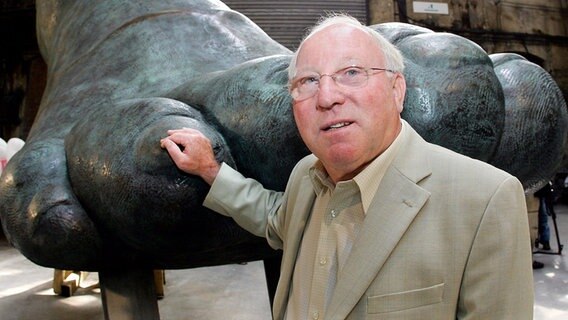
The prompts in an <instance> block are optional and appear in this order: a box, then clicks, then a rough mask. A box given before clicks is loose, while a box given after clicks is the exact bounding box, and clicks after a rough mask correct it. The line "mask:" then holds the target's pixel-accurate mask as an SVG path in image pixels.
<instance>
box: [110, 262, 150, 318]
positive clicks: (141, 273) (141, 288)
mask: <svg viewBox="0 0 568 320" xmlns="http://www.w3.org/2000/svg"><path fill="white" fill-rule="evenodd" d="M99 282H100V286H101V295H102V303H103V310H104V315H105V320H159V319H160V312H159V310H158V301H157V299H156V286H155V284H154V271H152V270H151V269H143V270H142V269H134V270H132V269H130V270H117V269H112V270H101V271H99Z"/></svg>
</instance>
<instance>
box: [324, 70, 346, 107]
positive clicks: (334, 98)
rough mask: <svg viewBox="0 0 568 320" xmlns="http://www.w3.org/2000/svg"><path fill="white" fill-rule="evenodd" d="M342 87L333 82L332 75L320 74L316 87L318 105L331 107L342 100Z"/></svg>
mask: <svg viewBox="0 0 568 320" xmlns="http://www.w3.org/2000/svg"><path fill="white" fill-rule="evenodd" d="M343 99H344V95H343V91H342V88H341V87H340V86H339V85H338V84H337V82H335V78H334V77H333V76H332V75H327V74H324V75H321V77H320V81H319V88H318V107H319V108H324V109H331V108H333V107H334V106H335V105H336V104H340V103H342V102H343Z"/></svg>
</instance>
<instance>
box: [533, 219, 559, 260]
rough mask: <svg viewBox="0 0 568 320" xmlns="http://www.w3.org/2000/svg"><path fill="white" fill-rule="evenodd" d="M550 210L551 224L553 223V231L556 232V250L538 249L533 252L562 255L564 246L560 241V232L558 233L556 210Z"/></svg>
mask: <svg viewBox="0 0 568 320" xmlns="http://www.w3.org/2000/svg"><path fill="white" fill-rule="evenodd" d="M550 211H551V213H550V217H551V218H552V224H553V225H554V233H555V234H556V244H557V247H558V251H556V252H554V251H542V250H538V251H536V252H535V253H540V254H557V255H562V249H563V248H564V245H563V244H562V243H560V234H558V224H557V223H556V212H555V211H554V210H550Z"/></svg>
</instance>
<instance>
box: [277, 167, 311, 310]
mask: <svg viewBox="0 0 568 320" xmlns="http://www.w3.org/2000/svg"><path fill="white" fill-rule="evenodd" d="M298 190H312V184H311V182H310V178H309V176H308V175H305V176H304V177H302V178H301V181H300V184H299V186H298ZM314 199H315V193H314V192H313V191H312V192H299V193H298V196H297V198H296V199H289V200H288V201H290V202H292V203H294V205H293V206H292V207H293V208H294V210H293V212H288V213H287V215H290V216H291V217H290V224H289V226H288V227H287V233H286V237H287V238H286V242H285V247H284V251H283V254H284V255H283V256H282V265H281V271H280V279H279V281H278V288H277V292H276V296H275V298H274V314H275V319H282V318H283V317H284V310H286V304H287V303H288V293H289V290H290V284H291V283H292V274H293V273H294V266H295V265H296V259H297V257H298V253H299V250H300V243H301V241H302V238H303V236H304V231H305V229H306V223H307V221H308V219H309V217H310V215H311V213H312V206H313V204H314Z"/></svg>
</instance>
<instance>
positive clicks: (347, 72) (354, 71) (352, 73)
mask: <svg viewBox="0 0 568 320" xmlns="http://www.w3.org/2000/svg"><path fill="white" fill-rule="evenodd" d="M361 73H363V71H362V70H361V69H359V68H347V69H344V70H343V73H342V74H343V76H346V77H356V76H359V75H361Z"/></svg>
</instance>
